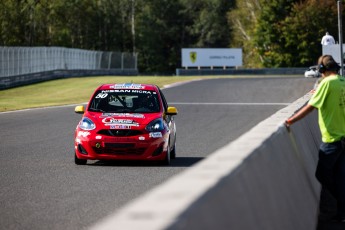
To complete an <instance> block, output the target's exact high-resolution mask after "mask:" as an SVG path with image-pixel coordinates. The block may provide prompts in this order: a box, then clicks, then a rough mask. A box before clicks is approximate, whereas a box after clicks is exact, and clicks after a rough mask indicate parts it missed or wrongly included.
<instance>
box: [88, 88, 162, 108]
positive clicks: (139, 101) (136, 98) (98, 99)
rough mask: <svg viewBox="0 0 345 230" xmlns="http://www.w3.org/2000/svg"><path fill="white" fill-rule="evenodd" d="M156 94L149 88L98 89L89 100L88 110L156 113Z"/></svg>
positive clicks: (157, 101) (157, 103) (157, 105)
mask: <svg viewBox="0 0 345 230" xmlns="http://www.w3.org/2000/svg"><path fill="white" fill-rule="evenodd" d="M159 110H160V104H159V100H158V95H157V93H156V92H155V91H149V90H137V89H126V90H99V91H97V92H96V93H95V94H94V97H93V98H92V100H91V103H90V106H89V111H93V112H102V113H156V112H159Z"/></svg>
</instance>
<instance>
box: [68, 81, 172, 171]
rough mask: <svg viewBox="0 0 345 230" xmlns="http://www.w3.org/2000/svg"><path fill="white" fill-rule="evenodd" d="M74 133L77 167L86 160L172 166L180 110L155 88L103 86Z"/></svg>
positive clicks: (152, 86)
mask: <svg viewBox="0 0 345 230" xmlns="http://www.w3.org/2000/svg"><path fill="white" fill-rule="evenodd" d="M75 112H76V113H80V114H83V117H82V119H81V121H80V122H79V124H78V125H77V128H76V130H75V136H74V148H75V157H74V158H75V163H76V164H77V165H84V164H86V163H87V160H152V161H160V162H161V163H163V164H165V165H169V164H170V159H173V158H175V156H176V126H175V121H174V115H177V109H176V108H175V107H169V106H168V103H167V101H166V99H165V97H164V95H163V93H162V91H161V90H160V89H159V87H158V86H156V85H148V84H132V83H126V84H106V85H101V86H100V87H98V88H97V89H96V91H95V92H94V94H93V95H92V97H91V99H90V101H89V103H88V104H87V106H86V109H85V108H84V106H82V105H81V106H77V107H75Z"/></svg>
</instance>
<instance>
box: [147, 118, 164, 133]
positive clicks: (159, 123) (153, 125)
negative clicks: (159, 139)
mask: <svg viewBox="0 0 345 230" xmlns="http://www.w3.org/2000/svg"><path fill="white" fill-rule="evenodd" d="M145 129H146V130H147V131H149V132H157V131H162V130H164V122H163V119H162V118H158V119H156V120H153V121H151V122H150V123H149V124H148V125H147V126H146V128H145Z"/></svg>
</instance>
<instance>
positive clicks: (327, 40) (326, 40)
mask: <svg viewBox="0 0 345 230" xmlns="http://www.w3.org/2000/svg"><path fill="white" fill-rule="evenodd" d="M333 44H335V41H334V37H333V36H332V35H330V34H329V33H328V32H326V34H325V35H324V36H323V37H322V40H321V45H323V46H327V45H333Z"/></svg>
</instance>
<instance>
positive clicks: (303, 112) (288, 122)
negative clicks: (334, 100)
mask: <svg viewBox="0 0 345 230" xmlns="http://www.w3.org/2000/svg"><path fill="white" fill-rule="evenodd" d="M314 109H315V107H313V106H311V105H309V104H306V105H305V106H304V107H303V108H302V109H300V110H299V111H298V112H297V113H295V114H294V115H293V116H292V117H290V118H289V119H287V120H286V121H285V125H286V126H287V127H289V126H290V125H292V124H293V123H295V122H296V121H298V120H300V119H302V118H303V117H305V116H306V115H308V114H309V113H310V112H311V111H313V110H314Z"/></svg>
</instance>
